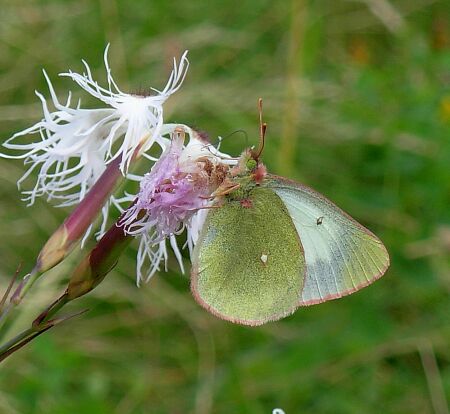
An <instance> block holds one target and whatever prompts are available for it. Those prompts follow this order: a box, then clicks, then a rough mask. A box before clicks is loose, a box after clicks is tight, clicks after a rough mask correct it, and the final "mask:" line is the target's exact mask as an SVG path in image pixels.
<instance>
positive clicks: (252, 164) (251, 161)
mask: <svg viewBox="0 0 450 414" xmlns="http://www.w3.org/2000/svg"><path fill="white" fill-rule="evenodd" d="M257 165H258V163H257V162H256V160H254V159H253V158H250V159H249V160H248V161H247V162H246V164H245V167H246V168H247V170H248V171H253V170H254V169H255V168H256V167H257Z"/></svg>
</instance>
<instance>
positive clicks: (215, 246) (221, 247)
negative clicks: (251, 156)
mask: <svg viewBox="0 0 450 414" xmlns="http://www.w3.org/2000/svg"><path fill="white" fill-rule="evenodd" d="M304 275H305V260H304V255H303V249H302V246H301V243H300V240H299V237H298V233H297V230H296V228H295V227H294V224H293V221H292V220H291V218H290V217H289V214H288V211H287V208H286V206H285V205H284V204H283V203H282V202H281V199H280V198H279V197H278V196H277V195H276V194H275V192H274V191H272V190H270V189H268V188H262V187H260V188H256V189H254V190H252V192H251V194H250V196H249V197H248V198H247V199H244V200H233V201H230V200H227V201H226V202H225V203H224V204H223V205H222V206H220V207H219V208H217V209H211V210H210V211H209V213H208V216H207V218H206V221H205V224H204V226H203V230H202V233H201V235H200V237H199V240H198V242H197V244H196V247H195V251H194V260H193V264H192V279H191V287H192V291H193V294H194V297H195V298H196V299H197V301H198V302H199V303H200V304H201V305H202V306H204V307H205V308H207V309H208V310H209V311H211V312H212V313H214V314H215V315H217V316H219V317H221V318H223V319H226V320H230V321H232V322H237V323H241V324H246V325H260V324H262V323H264V322H267V321H269V320H276V319H280V318H282V317H284V316H286V315H288V314H290V313H292V312H293V311H294V310H295V309H296V308H297V307H298V306H299V301H298V298H299V297H300V295H301V291H302V288H303V280H304Z"/></svg>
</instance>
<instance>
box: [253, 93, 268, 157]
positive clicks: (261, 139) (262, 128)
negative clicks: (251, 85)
mask: <svg viewBox="0 0 450 414" xmlns="http://www.w3.org/2000/svg"><path fill="white" fill-rule="evenodd" d="M262 104H263V100H262V98H259V99H258V111H259V147H258V151H257V152H256V153H255V154H254V156H255V159H256V160H258V158H259V157H260V155H261V154H262V152H263V149H264V142H265V137H266V129H267V124H266V123H265V122H263V120H262V109H263V108H262Z"/></svg>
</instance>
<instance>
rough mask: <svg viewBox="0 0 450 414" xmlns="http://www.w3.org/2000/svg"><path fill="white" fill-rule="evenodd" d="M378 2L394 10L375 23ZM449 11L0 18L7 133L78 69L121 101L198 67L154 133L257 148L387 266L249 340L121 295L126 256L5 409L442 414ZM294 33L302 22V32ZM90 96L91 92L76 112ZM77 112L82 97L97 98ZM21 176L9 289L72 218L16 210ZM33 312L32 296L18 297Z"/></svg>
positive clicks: (356, 6) (12, 177)
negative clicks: (172, 128) (107, 61)
mask: <svg viewBox="0 0 450 414" xmlns="http://www.w3.org/2000/svg"><path fill="white" fill-rule="evenodd" d="M380 4H384V5H385V6H386V5H387V6H388V7H387V8H386V7H385V8H380V7H379V5H380ZM448 11H449V7H448V3H447V2H446V1H445V0H436V1H428V0H415V1H396V2H392V3H388V2H383V3H381V2H377V1H375V0H373V1H370V0H366V1H362V2H347V1H338V2H333V1H331V0H319V1H315V2H308V1H306V0H304V1H295V0H293V1H292V2H288V1H286V2H273V1H268V0H259V1H252V0H242V1H241V2H239V7H236V5H235V4H232V3H231V2H230V3H224V2H214V1H213V2H209V3H204V2H177V3H172V2H167V1H162V0H161V1H152V2H151V3H150V2H148V1H145V0H135V1H133V2H127V1H124V0H100V1H98V2H91V1H87V0H84V1H83V0H81V1H80V0H77V1H72V0H66V1H63V0H53V1H37V0H34V1H25V0H15V1H4V2H3V4H2V15H1V17H0V23H1V24H0V121H1V125H0V131H1V135H2V137H3V138H4V139H6V138H7V137H9V136H10V135H11V133H13V132H15V131H17V130H20V129H22V128H24V127H26V126H28V125H30V124H31V123H34V122H36V121H37V120H38V119H39V118H40V116H41V109H40V105H39V104H38V101H37V98H36V97H35V96H34V94H33V91H34V90H35V89H37V90H40V91H46V87H45V84H44V79H43V76H42V74H41V72H40V70H41V68H43V67H45V69H46V70H47V72H48V73H49V74H50V76H51V77H52V79H54V82H55V86H56V88H57V91H58V92H59V93H60V94H61V96H63V95H64V92H65V91H66V90H67V89H68V88H71V87H73V86H72V85H70V84H69V83H68V81H67V80H64V79H61V78H58V77H57V76H56V75H57V73H59V72H62V71H65V70H67V69H68V68H71V69H73V70H80V69H81V63H80V59H81V58H85V59H86V60H87V61H88V62H89V63H90V64H91V67H93V70H94V73H95V74H96V77H97V78H100V79H104V77H103V76H104V70H103V67H102V60H101V57H102V53H103V50H104V47H105V44H106V43H107V42H111V53H110V56H111V60H112V66H113V71H114V72H113V73H114V74H115V76H116V79H117V81H118V83H119V85H121V86H123V88H124V89H129V90H139V89H140V88H142V87H146V86H148V85H149V84H150V85H152V86H159V85H163V83H164V81H165V78H166V76H167V72H168V68H169V67H170V59H171V58H172V56H174V55H175V56H179V55H180V54H181V52H182V51H183V50H184V49H189V50H190V54H189V56H190V61H191V68H190V71H189V75H188V78H187V79H186V82H185V84H184V86H183V88H182V89H181V91H180V92H179V93H178V94H177V95H175V96H174V97H173V98H172V99H171V100H170V102H169V103H168V108H167V109H168V112H167V116H166V119H167V120H170V121H174V122H177V121H179V122H183V123H187V124H190V125H194V126H197V127H200V128H202V129H204V130H206V131H208V132H209V133H210V135H211V136H212V137H216V136H218V135H221V136H229V135H230V134H232V133H233V132H235V131H237V130H244V131H245V132H246V134H243V133H236V134H233V135H231V136H229V137H228V138H226V139H225V140H224V144H223V145H224V147H223V148H224V149H225V150H226V151H228V152H231V153H235V154H238V153H239V152H240V151H241V150H242V148H243V147H245V146H246V145H250V144H253V143H255V142H256V139H257V132H258V115H257V108H256V102H257V98H259V97H262V98H264V104H265V106H264V111H265V115H264V116H265V118H266V121H267V122H268V125H269V129H268V134H267V146H266V149H265V153H264V160H265V162H266V164H267V165H268V168H269V170H270V171H272V172H274V173H279V174H284V175H289V177H290V178H293V179H297V180H300V181H302V182H304V183H306V184H308V185H310V186H312V187H314V188H315V189H317V190H318V191H320V192H322V193H324V194H325V195H327V196H328V197H329V198H331V199H332V200H334V201H335V202H336V203H337V204H338V205H339V206H341V207H342V208H344V209H345V210H346V211H348V212H349V213H350V214H351V215H352V216H354V217H355V218H357V219H358V220H359V221H361V222H362V223H363V224H364V225H366V226H367V227H369V228H370V229H371V230H373V231H374V232H375V233H376V234H377V235H379V236H380V238H381V239H382V240H383V241H384V242H385V243H386V245H387V247H388V250H389V251H390V254H391V259H392V266H391V269H390V270H389V272H388V274H387V275H386V276H385V277H384V278H382V279H381V280H380V281H379V282H377V283H375V284H374V285H373V286H371V287H369V288H367V289H364V290H363V291H361V292H359V293H357V294H355V295H352V296H350V297H347V298H344V299H341V300H338V301H332V302H330V303H325V304H323V305H320V306H314V307H310V308H305V309H300V310H299V311H297V313H296V314H295V315H294V316H292V317H290V318H287V319H285V320H283V321H280V322H277V323H271V324H268V325H266V326H263V327H260V328H247V327H241V326H236V325H232V324H229V323H226V322H223V321H221V320H218V319H216V318H214V317H213V316H212V315H209V314H208V313H206V312H205V311H204V310H203V309H201V308H200V307H199V306H198V305H197V304H196V303H195V302H194V300H193V298H192V297H191V295H190V293H189V280H188V277H187V276H180V275H179V274H177V273H176V265H175V263H174V261H172V262H171V266H170V268H171V269H173V271H171V272H169V273H168V274H160V275H157V276H156V277H155V278H154V279H153V280H152V281H151V282H150V283H149V285H147V286H143V287H142V288H140V289H138V288H136V286H135V284H134V256H133V255H134V251H130V252H129V253H128V254H127V255H126V256H125V257H123V259H121V261H120V264H119V266H118V268H117V269H116V270H115V271H114V272H113V273H112V274H111V275H110V276H109V277H108V279H107V280H106V281H105V283H103V284H102V285H101V286H100V287H99V288H98V289H97V290H96V291H95V292H93V293H92V294H91V295H90V296H88V297H86V298H84V299H82V300H80V302H79V303H78V304H76V305H75V306H74V309H80V308H83V307H87V308H90V309H91V311H90V312H89V313H88V314H87V315H84V316H82V317H81V318H78V319H77V320H73V321H71V322H70V323H68V324H67V325H66V326H62V327H60V328H56V329H55V330H54V331H52V332H50V333H48V334H45V335H44V336H42V337H41V338H39V339H38V340H36V342H35V343H33V344H32V345H30V346H29V347H28V348H27V349H24V350H23V351H21V352H20V353H18V354H17V355H15V356H14V357H12V358H11V359H10V360H8V361H7V362H5V363H4V364H3V365H2V374H1V375H0V412H5V413H25V412H26V413H58V414H65V413H67V414H69V413H73V412H83V413H96V414H98V413H100V414H101V413H118V414H128V413H130V414H134V413H136V414H138V413H183V414H184V413H201V414H203V413H232V412H236V413H240V412H242V413H270V412H271V410H272V409H273V408H275V407H282V408H283V409H284V410H285V411H286V413H288V414H291V413H300V412H311V413H333V414H336V413H346V414H347V413H355V414H356V413H358V414H359V413H362V412H364V413H367V414H371V413H374V414H375V413H380V412H382V413H392V414H397V413H407V412H418V413H419V412H420V413H434V414H445V413H448V408H446V402H445V396H447V400H448V399H449V396H450V352H449V349H450V346H449V345H450V324H449V313H450V303H449V300H448V295H449V291H450V288H449V287H450V280H449V274H450V262H449V251H450V247H449V246H450V243H449V239H450V210H449V204H450V168H449V165H450V108H449V106H450V105H449V102H450V79H449V68H450V43H449V42H450V21H449V19H448V15H449V14H448ZM299 25H301V26H300V27H299ZM85 99H86V97H85V96H83V100H85ZM89 102H90V101H89ZM23 171H24V167H23V166H22V165H21V164H20V162H14V161H6V160H0V235H1V237H2V242H1V244H0V246H1V249H0V263H1V266H0V278H1V283H2V286H5V287H6V285H7V282H8V279H9V277H10V276H11V275H12V274H13V272H14V270H15V268H16V266H17V264H18V263H19V262H21V261H23V263H24V267H25V269H28V268H29V267H30V266H31V264H32V261H33V259H34V257H35V255H36V253H37V252H38V250H39V249H40V247H41V246H42V244H43V242H44V241H45V240H46V238H47V237H48V235H49V234H50V233H51V232H52V230H53V229H55V228H56V227H57V226H58V224H59V223H60V222H61V221H62V219H63V217H64V215H65V214H67V211H63V210H61V209H54V208H52V207H49V206H48V205H47V204H46V203H45V202H44V201H43V200H41V201H39V202H37V203H36V204H35V205H34V206H32V207H29V208H26V207H25V206H24V204H23V203H22V202H21V201H20V200H19V195H18V193H17V191H16V186H15V182H16V180H17V179H18V178H19V177H20V175H21V174H22V173H23ZM76 260H77V258H76V257H73V258H71V259H70V260H69V261H68V262H67V263H64V264H62V265H61V266H59V267H58V268H56V269H55V270H54V271H53V272H52V273H51V274H49V275H48V276H47V277H46V278H45V279H43V280H41V282H40V283H39V284H38V285H37V286H36V287H35V291H34V292H33V294H32V295H30V300H29V302H28V303H27V305H28V306H27V307H26V309H25V310H24V311H23V313H22V314H21V315H20V318H19V319H18V320H17V325H16V326H17V327H19V326H21V325H23V324H24V323H25V321H27V320H29V318H30V317H31V315H34V314H35V313H36V307H39V309H40V308H41V307H42V306H44V304H45V303H47V302H48V301H50V299H51V298H53V297H54V296H55V295H56V293H57V292H59V291H60V289H61V287H62V286H63V282H64V280H65V279H64V278H65V277H66V276H67V274H68V272H69V271H70V269H71V268H73V266H74V264H75V262H76ZM31 299H32V300H31Z"/></svg>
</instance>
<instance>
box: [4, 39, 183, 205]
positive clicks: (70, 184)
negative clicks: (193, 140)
mask: <svg viewBox="0 0 450 414" xmlns="http://www.w3.org/2000/svg"><path fill="white" fill-rule="evenodd" d="M108 48H109V45H108V46H107V47H106V50H105V54H104V62H105V67H106V73H107V80H108V88H104V87H101V86H100V85H99V84H98V83H97V82H96V81H94V79H93V77H92V73H91V70H90V68H89V66H88V64H87V63H86V62H85V61H83V64H84V67H85V73H83V74H79V73H75V72H72V71H69V72H67V73H61V74H60V76H65V77H69V78H71V79H72V80H73V81H74V82H76V83H77V84H78V85H79V86H80V87H81V88H82V89H84V90H85V91H86V92H88V93H89V94H90V95H92V96H94V97H95V98H97V99H99V100H100V101H101V102H102V103H104V104H106V106H105V107H104V108H98V109H83V108H81V106H80V102H78V103H77V104H76V105H75V106H71V95H70V93H69V97H68V99H67V102H66V103H61V102H60V101H59V100H58V98H57V96H56V93H55V91H54V89H53V86H52V84H51V82H50V79H49V77H48V76H47V74H46V73H45V72H44V76H45V78H46V80H47V83H48V87H49V91H50V96H51V98H52V103H53V106H54V108H55V110H54V111H53V112H51V111H50V109H49V108H48V106H47V103H46V101H45V98H44V97H43V96H42V94H40V93H38V92H36V94H37V96H38V97H39V99H40V100H41V102H42V107H43V111H44V118H43V119H42V120H41V121H40V122H38V123H36V124H35V125H33V126H32V127H30V128H27V129H25V130H24V131H21V132H18V133H16V134H15V135H13V136H12V137H11V138H10V139H9V140H7V141H6V142H5V143H4V144H3V145H4V146H5V147H6V148H8V149H11V150H15V151H21V152H22V153H21V154H19V155H5V154H1V156H3V157H6V158H19V159H24V163H25V164H29V165H30V167H29V168H28V170H27V171H26V173H25V174H24V176H23V177H22V178H21V179H20V180H19V181H18V185H19V187H20V185H21V184H22V182H23V181H24V180H25V179H26V178H27V177H28V176H30V174H31V173H32V172H33V171H34V170H38V171H39V173H38V177H37V182H36V184H35V186H34V188H33V189H32V190H29V191H24V192H23V194H24V195H25V200H27V201H28V202H29V204H33V203H34V201H35V198H36V197H39V196H46V197H47V199H48V200H51V199H56V200H59V201H60V202H61V205H71V204H76V203H77V202H79V201H80V200H81V199H83V197H84V196H85V194H86V192H87V191H88V190H89V189H90V188H91V187H92V185H93V184H94V183H95V182H96V180H97V179H98V177H99V176H100V175H101V174H102V172H103V171H104V170H105V168H106V164H107V163H108V162H110V161H111V160H112V159H115V158H117V157H121V162H120V169H121V172H122V174H124V175H125V174H126V173H127V171H128V168H129V166H130V163H131V161H132V159H133V157H135V156H137V155H138V154H139V155H141V154H143V153H144V152H145V151H147V150H149V149H150V147H152V146H153V145H154V144H155V143H156V144H158V145H159V146H161V147H162V149H164V148H165V146H166V144H167V142H168V140H167V138H164V137H163V104H164V102H165V101H166V100H167V98H168V97H169V96H170V95H172V94H173V93H174V92H176V91H177V90H178V89H179V88H180V86H181V84H182V82H183V80H184V78H185V76H186V72H187V69H188V66H189V62H188V60H187V58H186V54H187V52H185V53H184V54H183V56H182V57H181V60H180V63H179V64H177V62H176V61H175V60H174V68H173V71H172V73H171V75H170V77H169V80H168V82H167V85H166V86H165V88H164V89H163V90H161V91H159V90H157V89H153V88H152V91H153V92H154V93H155V94H154V95H149V96H140V95H134V94H127V93H124V92H122V91H121V90H120V89H119V87H118V86H117V84H116V83H115V81H114V79H113V77H112V75H111V69H110V67H109V64H108V59H107V54H108ZM28 134H39V137H40V140H39V141H36V142H33V143H29V144H27V143H20V142H17V140H18V138H19V137H22V136H25V135H28ZM147 157H149V156H147ZM149 158H151V157H149Z"/></svg>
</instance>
